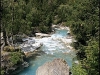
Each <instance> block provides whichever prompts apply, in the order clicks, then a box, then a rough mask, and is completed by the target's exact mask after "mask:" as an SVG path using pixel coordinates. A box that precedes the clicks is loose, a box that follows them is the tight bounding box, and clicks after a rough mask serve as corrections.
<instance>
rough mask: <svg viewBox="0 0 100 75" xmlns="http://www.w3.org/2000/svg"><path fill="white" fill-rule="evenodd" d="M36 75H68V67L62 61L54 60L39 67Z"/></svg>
mask: <svg viewBox="0 0 100 75" xmlns="http://www.w3.org/2000/svg"><path fill="white" fill-rule="evenodd" d="M36 75H69V66H68V65H67V62H66V61H65V60H63V59H54V60H53V61H52V62H46V63H45V64H44V65H42V66H40V67H39V68H38V69H37V71H36Z"/></svg>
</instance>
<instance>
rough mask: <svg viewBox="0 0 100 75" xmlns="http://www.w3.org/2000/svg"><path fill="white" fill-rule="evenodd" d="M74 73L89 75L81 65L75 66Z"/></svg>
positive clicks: (75, 74) (74, 74) (76, 74)
mask: <svg viewBox="0 0 100 75" xmlns="http://www.w3.org/2000/svg"><path fill="white" fill-rule="evenodd" d="M72 72H73V75H88V74H87V71H86V70H85V69H83V68H82V66H81V65H80V64H73V67H72Z"/></svg>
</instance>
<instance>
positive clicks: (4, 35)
mask: <svg viewBox="0 0 100 75" xmlns="http://www.w3.org/2000/svg"><path fill="white" fill-rule="evenodd" d="M3 38H4V43H5V46H8V43H7V34H6V31H5V29H3Z"/></svg>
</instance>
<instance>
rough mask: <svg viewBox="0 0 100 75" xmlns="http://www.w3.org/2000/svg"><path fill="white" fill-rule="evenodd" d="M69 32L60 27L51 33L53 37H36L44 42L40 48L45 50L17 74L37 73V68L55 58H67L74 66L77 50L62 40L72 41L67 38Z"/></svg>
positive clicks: (32, 74) (34, 74)
mask: <svg viewBox="0 0 100 75" xmlns="http://www.w3.org/2000/svg"><path fill="white" fill-rule="evenodd" d="M67 32H68V30H67V29H59V28H58V29H56V31H55V33H53V34H51V37H43V38H35V41H38V42H42V43H43V46H42V47H41V48H40V49H39V50H40V51H43V52H41V53H40V55H39V56H36V57H35V58H32V59H33V60H31V61H29V63H30V66H29V67H27V68H25V69H24V70H22V71H21V72H20V73H18V74H17V75H36V70H37V68H38V67H39V66H41V65H43V64H44V63H45V62H49V61H52V60H53V59H55V58H63V59H65V60H66V62H67V63H68V65H69V66H70V67H72V61H73V58H75V57H76V55H75V50H73V49H70V48H69V47H68V44H67V45H66V44H65V43H64V42H63V41H62V40H61V39H63V40H65V41H68V42H72V39H66V38H67V37H68V34H67ZM33 38H34V37H33Z"/></svg>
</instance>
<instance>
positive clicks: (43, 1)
mask: <svg viewBox="0 0 100 75" xmlns="http://www.w3.org/2000/svg"><path fill="white" fill-rule="evenodd" d="M1 3H2V12H3V13H2V21H1V22H2V23H1V27H2V32H3V33H4V38H5V45H7V41H6V40H7V39H6V37H9V36H12V37H13V36H14V35H18V34H22V33H24V34H27V35H30V34H33V35H34V33H35V32H44V33H48V32H50V31H51V24H52V23H54V24H58V23H61V22H63V23H64V25H65V26H69V27H70V28H71V31H72V34H73V35H74V36H75V39H76V40H77V42H76V43H74V44H73V46H74V47H75V49H76V50H77V56H78V60H79V61H80V63H79V64H78V65H77V64H73V68H72V71H73V75H99V45H98V44H99V41H98V40H99V0H2V2H1ZM6 35H7V36H6ZM12 40H13V38H12ZM12 42H13V41H12ZM11 60H13V59H11ZM16 61H17V60H16ZM16 61H14V62H15V63H16Z"/></svg>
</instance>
